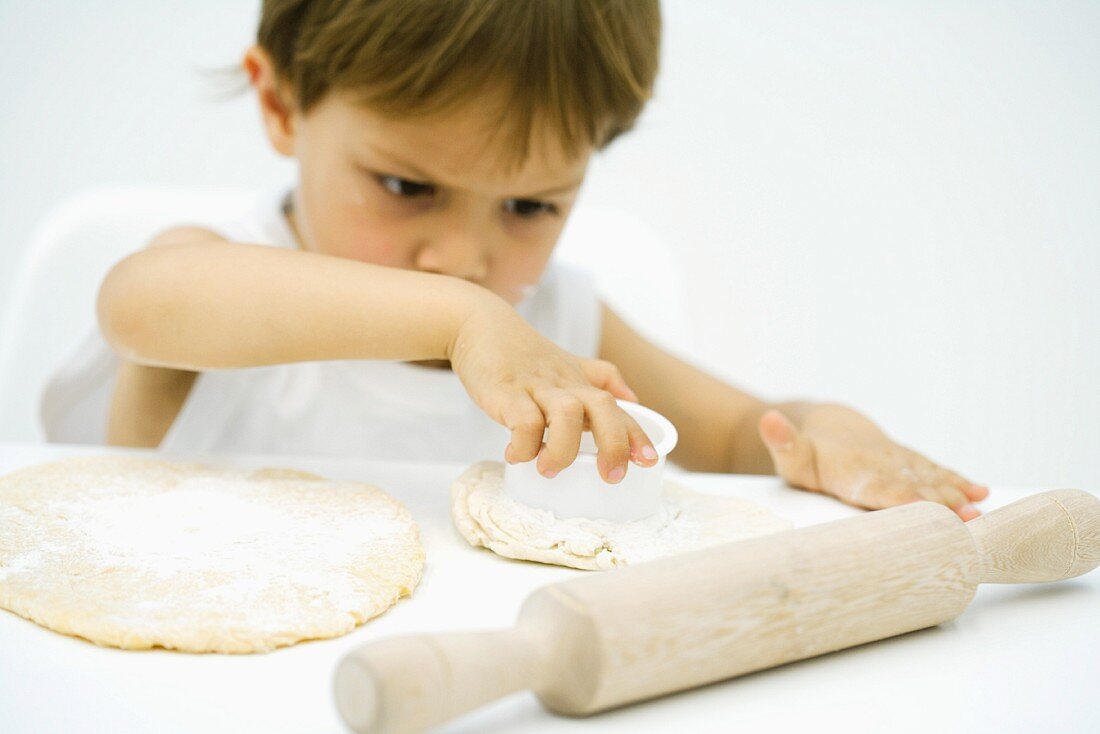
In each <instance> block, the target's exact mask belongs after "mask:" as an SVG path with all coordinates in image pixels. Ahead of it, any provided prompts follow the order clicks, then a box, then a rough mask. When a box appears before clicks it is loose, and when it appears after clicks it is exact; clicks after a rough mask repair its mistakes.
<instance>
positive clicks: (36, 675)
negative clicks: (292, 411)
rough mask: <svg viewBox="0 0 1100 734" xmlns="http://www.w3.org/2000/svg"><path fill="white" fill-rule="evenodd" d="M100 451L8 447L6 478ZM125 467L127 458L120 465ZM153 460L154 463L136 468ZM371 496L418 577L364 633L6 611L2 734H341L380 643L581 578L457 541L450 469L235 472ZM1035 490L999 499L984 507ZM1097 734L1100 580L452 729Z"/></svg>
mask: <svg viewBox="0 0 1100 734" xmlns="http://www.w3.org/2000/svg"><path fill="white" fill-rule="evenodd" d="M102 451H104V449H102V448H91V447H73V446H66V447H62V446H42V445H19V444H0V473H7V472H9V471H11V470H13V469H16V468H18V467H20V466H24V465H28V464H32V463H36V462H40V461H46V460H50V459H55V458H59V457H62V456H67V455H72V454H82V453H89V452H102ZM126 453H130V452H126ZM138 453H144V452H138ZM220 461H223V462H226V463H233V464H236V465H240V466H262V465H268V466H294V467H298V468H301V469H305V470H307V471H314V472H316V473H318V474H322V475H325V476H329V477H333V478H341V479H358V480H364V481H368V482H371V483H374V484H377V485H378V486H380V487H382V488H384V489H385V490H387V491H388V492H390V493H391V494H393V495H394V496H396V497H397V498H398V499H400V500H401V501H403V502H404V503H405V504H406V505H407V506H408V508H409V510H410V511H411V512H412V514H413V515H414V516H415V517H416V519H417V521H418V522H419V523H420V527H421V532H422V537H423V541H424V545H425V548H426V550H427V559H428V560H427V566H426V568H425V573H424V579H423V581H422V582H421V583H420V586H419V587H418V588H417V589H416V591H415V592H414V593H413V595H412V597H411V598H408V599H405V600H404V601H401V602H400V603H398V604H397V606H395V607H394V608H393V609H391V610H390V611H388V612H386V613H385V614H383V615H382V616H381V617H378V618H376V619H374V620H372V621H370V622H368V623H367V624H366V625H364V626H362V627H360V628H359V629H357V630H356V631H355V632H353V633H351V634H349V635H346V636H344V637H341V638H338V639H335V640H326V641H320V642H310V643H305V644H300V645H295V646H293V647H289V648H284V649H281V650H278V651H276V652H273V653H270V654H267V655H243V656H230V655H186V654H180V653H174V652H164V651H159V650H158V651H149V652H126V651H121V650H114V649H108V648H100V647H96V646H95V645H92V644H89V643H87V642H84V641H82V640H79V639H76V638H71V637H65V636H62V635H59V634H55V633H53V632H49V631H47V630H45V629H42V628H41V627H39V626H37V625H35V624H33V623H31V622H28V621H26V620H24V619H22V618H20V617H17V616H16V615H14V614H11V613H8V612H3V611H0V732H4V733H5V734H15V733H16V732H19V733H20V734H22V733H23V732H35V733H36V734H37V733H39V732H100V731H102V732H112V734H124V733H126V732H158V733H161V734H168V733H169V732H205V733H210V734H213V733H214V732H233V733H234V734H237V733H239V732H269V733H275V732H309V733H311V734H317V733H321V734H326V733H328V734H336V733H337V732H343V731H344V729H343V726H342V724H341V722H340V719H339V717H338V715H337V713H336V710H335V708H334V706H333V703H332V696H331V689H330V685H331V675H332V670H333V668H334V666H335V664H336V662H337V660H338V659H339V658H340V657H341V655H342V654H343V653H344V652H345V651H347V650H349V649H350V648H352V647H354V646H356V645H358V644H360V643H362V642H365V641H367V640H371V639H374V638H378V637H384V636H389V635H394V634H403V633H412V632H427V631H436V630H457V629H476V628H490V627H503V626H509V625H511V623H512V622H513V620H514V618H515V614H516V612H517V610H518V608H519V605H520V603H521V601H522V600H523V599H524V597H526V596H527V594H528V593H529V592H530V591H531V590H532V589H534V588H536V587H538V586H541V585H543V584H546V583H549V582H553V581H557V580H560V579H565V578H570V577H572V576H574V575H576V574H581V573H586V572H583V571H575V570H572V569H564V568H557V567H552V566H543V565H539V564H533V563H521V562H516V561H509V560H505V559H502V558H498V557H497V556H495V555H493V554H491V553H489V552H488V551H484V550H476V549H473V548H471V547H469V546H467V545H466V543H465V541H463V540H462V539H461V537H459V536H458V534H457V533H456V532H455V531H454V529H453V528H452V526H451V524H450V521H449V517H448V511H447V489H448V486H449V484H450V482H451V480H452V479H454V477H456V476H457V475H458V474H459V473H460V471H461V470H462V469H463V467H462V466H460V465H455V464H433V465H410V464H391V463H378V462H366V461H364V462H354V461H332V460H318V459H296V458H288V457H255V456H252V457H235V458H234V459H232V461H229V460H227V459H221V460H220ZM681 480H682V481H684V482H685V483H686V484H688V485H689V486H692V487H694V488H696V489H700V490H704V491H709V492H714V493H716V494H728V495H736V496H740V497H747V498H752V499H754V500H756V501H758V502H760V503H762V504H764V505H767V506H769V507H771V508H773V509H774V510H776V511H777V512H779V513H782V514H784V515H786V516H788V517H790V518H791V519H792V520H794V522H795V524H796V525H798V526H802V525H808V524H813V523H816V522H822V521H826V520H833V519H836V518H840V517H845V516H849V515H853V514H856V513H857V512H858V511H857V510H854V509H852V508H849V507H846V506H844V505H842V504H840V503H839V502H836V501H834V500H832V499H830V498H827V497H822V496H819V495H813V494H809V493H805V492H800V491H796V490H792V489H788V488H786V487H784V486H783V485H782V484H781V483H780V482H779V481H778V480H776V479H774V478H769V477H734V476H726V475H717V474H683V475H682V477H681ZM1031 491H1038V490H1021V489H1015V490H1014V489H1007V488H996V489H994V491H993V493H992V496H991V497H990V499H989V500H987V501H986V502H985V503H984V504H985V506H986V508H987V509H989V508H993V507H997V506H1000V505H1003V504H1007V503H1009V502H1011V501H1014V500H1016V499H1019V498H1020V497H1022V496H1024V495H1025V494H1029V493H1030V492H1031ZM832 730H843V731H844V732H846V733H851V732H881V731H895V732H896V731H914V732H916V731H920V732H932V731H935V732H946V731H950V732H956V731H957V732H975V731H991V732H993V731H995V732H1034V731H1039V730H1044V731H1047V732H1068V731H1074V732H1100V571H1097V572H1094V573H1092V574H1090V575H1087V576H1084V577H1081V578H1078V579H1073V580H1070V581H1063V582H1060V583H1057V584H1049V585H1040V584H1035V585H1017V586H984V587H981V588H980V589H979V590H978V594H977V596H976V598H975V599H974V601H973V603H972V604H971V605H970V607H969V608H968V609H967V611H966V612H965V613H964V614H963V615H962V617H960V618H959V619H958V620H956V621H954V622H950V623H948V624H945V625H941V626H940V627H937V628H933V629H929V630H924V631H920V632H915V633H912V634H908V635H904V636H901V637H897V638H893V639H890V640H884V641H881V642H877V643H872V644H869V645H864V646H862V647H858V648H854V649H850V650H846V651H841V652H839V653H834V654H831V655H826V656H822V657H819V658H815V659H812V660H806V661H802V662H799V663H794V664H791V665H787V666H783V667H781V668H776V669H773V670H768V671H763V672H760V673H756V674H753V675H749V676H745V677H742V678H739V679H735V680H732V681H726V682H722V683H718V684H715V685H711V686H708V687H705V688H702V689H698V690H695V691H690V692H686V693H682V694H678V695H675V696H670V697H667V698H664V699H661V700H657V701H651V702H648V703H644V704H641V705H636V706H632V707H628V708H624V709H620V710H617V711H612V712H609V713H605V714H602V715H598V716H595V717H592V718H588V719H568V718H560V717H557V716H554V715H551V714H549V713H547V712H546V711H544V710H543V709H542V708H541V707H540V706H539V704H538V702H537V700H536V699H535V697H534V696H533V695H532V694H531V693H519V694H515V695H512V696H510V697H508V698H506V699H503V700H501V701H499V702H497V703H495V704H493V705H491V706H489V707H487V708H485V709H482V710H480V711H478V712H474V713H472V714H469V715H467V716H465V717H463V718H462V719H459V720H456V721H455V722H453V723H452V724H450V725H449V726H447V727H444V728H442V729H441V730H440V731H442V732H447V733H448V734H457V733H459V732H493V733H504V732H535V731H537V732H569V733H570V734H575V733H576V732H632V733H633V732H667V731H677V732H685V733H687V732H691V733H695V732H735V731H736V732H747V731H792V732H795V731H797V732H799V733H800V734H802V733H804V732H812V733H813V734H818V733H819V732H823V731H832Z"/></svg>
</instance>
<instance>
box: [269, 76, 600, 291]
mask: <svg viewBox="0 0 1100 734" xmlns="http://www.w3.org/2000/svg"><path fill="white" fill-rule="evenodd" d="M253 81H254V83H255V81H256V80H255V78H254V80H253ZM257 86H259V85H257ZM258 91H260V92H261V105H262V106H263V107H264V110H263V111H264V116H265V122H266V123H267V129H268V134H269V136H270V137H271V139H272V143H273V144H274V145H275V147H276V149H278V150H279V151H280V152H282V153H284V154H286V155H291V156H293V157H295V158H296V159H297V160H298V164H299V186H298V188H297V190H296V191H295V192H294V211H293V215H292V224H293V225H294V227H295V228H296V230H297V234H298V236H299V238H300V240H301V243H302V246H303V247H305V248H306V249H308V250H312V251H314V252H321V253H324V254H328V255H335V256H338V257H345V258H350V259H352V260H360V261H363V262H369V263H374V264H377V265H386V266H391V267H398V268H406V269H415V270H423V271H430V272H437V273H443V274H447V275H453V276H456V277H459V278H464V279H466V280H469V281H472V282H475V283H478V284H479V285H482V286H484V287H485V288H488V289H489V290H491V291H493V292H494V293H496V294H497V295H499V296H501V297H502V298H504V299H505V300H507V301H508V302H510V303H513V304H515V303H518V302H519V301H520V300H521V299H522V298H523V296H524V294H525V292H526V291H527V290H528V289H529V288H530V287H531V286H533V285H534V284H535V283H536V282H537V281H538V279H539V277H540V275H541V274H542V272H543V269H544V268H545V266H546V262H547V260H548V259H549V257H550V254H551V252H552V250H553V248H554V245H555V243H556V242H557V239H558V235H559V234H560V233H561V230H562V226H563V225H564V224H565V219H566V216H567V215H568V213H569V211H570V209H571V208H572V206H573V203H574V200H575V199H576V196H577V192H578V189H579V187H580V184H581V181H582V179H583V177H584V172H585V168H586V166H587V163H588V158H589V154H590V151H585V152H584V153H583V154H582V155H580V156H579V157H573V158H568V157H566V156H565V155H563V154H562V153H561V152H560V151H558V150H550V148H556V147H557V146H545V147H546V148H547V150H541V151H540V150H538V149H537V148H536V149H535V150H534V151H533V154H532V155H531V156H529V158H528V160H527V161H526V162H525V163H524V164H523V166H522V167H521V168H520V169H519V170H516V171H507V170H504V169H503V168H502V167H501V166H500V165H499V156H498V153H499V152H500V148H499V147H495V146H500V145H504V144H506V143H505V142H504V141H503V139H502V140H494V139H492V138H488V139H487V138H486V130H487V129H489V128H487V126H488V125H490V123H491V121H492V119H493V118H492V117H490V116H489V115H488V114H487V113H486V112H484V111H483V109H482V108H480V107H479V106H478V105H476V104H470V105H467V106H465V107H463V108H461V109H459V110H458V111H456V112H451V113H448V114H446V115H441V116H439V117H438V118H417V119H410V120H393V119H389V118H386V117H384V116H382V115H379V114H376V113H374V112H372V111H371V110H369V109H366V108H364V107H363V106H362V105H361V104H358V103H356V102H355V101H353V100H351V99H349V98H348V97H346V96H344V95H341V94H338V93H330V94H328V95H326V96H325V98H324V99H322V100H321V101H320V102H319V103H317V104H316V105H315V106H314V107H313V108H312V109H310V110H309V112H308V113H306V114H305V115H301V114H298V113H296V112H286V120H285V128H284V130H283V131H282V132H280V131H279V130H278V129H275V130H273V128H272V124H273V121H272V119H271V118H270V115H271V114H272V113H271V111H270V110H269V109H267V105H266V104H265V103H264V98H263V93H262V89H258ZM276 122H277V121H276Z"/></svg>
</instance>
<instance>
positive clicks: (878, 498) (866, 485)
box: [848, 477, 929, 510]
mask: <svg viewBox="0 0 1100 734" xmlns="http://www.w3.org/2000/svg"><path fill="white" fill-rule="evenodd" d="M926 499H929V497H927V496H925V495H924V494H922V493H921V492H920V491H919V488H918V487H916V486H914V485H913V484H911V483H909V482H905V481H898V480H897V479H896V478H886V477H874V478H871V479H869V480H866V481H864V482H861V483H860V486H859V488H858V491H856V492H854V493H852V496H851V497H849V499H848V501H849V502H850V503H851V504H853V505H856V506H857V507H866V508H867V509H870V510H881V509H883V508H886V507H896V506H897V505H907V504H909V503H911V502H920V501H921V500H926Z"/></svg>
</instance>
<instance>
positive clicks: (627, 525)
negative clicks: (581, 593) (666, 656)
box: [451, 461, 791, 571]
mask: <svg viewBox="0 0 1100 734" xmlns="http://www.w3.org/2000/svg"><path fill="white" fill-rule="evenodd" d="M451 515H452V517H453V519H454V523H455V526H456V527H457V528H458V531H459V533H461V534H462V537H464V538H465V539H466V540H467V541H468V542H469V543H470V544H471V545H474V546H482V547H485V548H489V549H490V550H492V551H494V552H495V553H498V554H499V555H502V556H507V557H508V558H518V559H521V560H527V561H539V562H541V563H553V564H557V565H559V566H572V567H573V568H582V569H587V570H591V571H600V570H608V569H612V568H617V567H619V566H626V565H629V564H631V563H640V562H642V561H648V560H652V559H654V558H661V557H663V556H671V555H675V554H677V553H684V552H686V551H691V550H696V549H698V548H704V547H706V546H709V545H715V544H717V543H725V542H729V541H734V540H742V539H744V538H751V537H755V536H758V535H766V534H768V533H774V532H778V531H781V530H789V529H790V527H791V523H790V522H789V521H787V520H785V519H783V518H781V517H778V516H777V515H774V514H772V512H771V511H769V510H767V509H766V508H764V507H761V506H759V505H756V504H753V503H752V502H748V501H747V500H742V499H737V498H733V497H718V496H715V495H707V494H700V493H698V492H692V491H690V490H688V489H684V488H683V487H680V486H678V485H677V484H675V483H673V482H669V481H666V482H665V497H664V501H663V507H662V510H661V512H659V513H657V514H656V515H653V516H652V517H647V518H644V519H642V520H635V521H632V522H614V521H611V520H600V519H592V518H584V517H572V518H559V517H556V516H555V515H554V514H553V513H552V512H550V511H548V510H543V509H539V508H535V507H529V506H527V505H524V504H520V503H519V502H516V501H515V500H513V499H511V498H510V497H508V496H507V495H505V494H504V467H503V465H502V464H500V463H499V462H494V461H483V462H481V463H479V464H475V465H473V466H471V467H470V468H469V469H467V470H466V471H465V472H464V473H463V474H462V476H460V477H459V478H458V479H457V480H456V481H455V483H454V484H453V485H452V487H451Z"/></svg>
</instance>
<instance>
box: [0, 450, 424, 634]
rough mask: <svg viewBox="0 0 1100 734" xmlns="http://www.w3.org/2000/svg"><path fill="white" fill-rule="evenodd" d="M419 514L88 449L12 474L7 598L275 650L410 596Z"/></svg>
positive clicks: (57, 616) (344, 485) (373, 494)
mask: <svg viewBox="0 0 1100 734" xmlns="http://www.w3.org/2000/svg"><path fill="white" fill-rule="evenodd" d="M423 567H424V550H423V548H422V547H421V545H420V538H419V531H418V529H417V526H416V523H415V522H414V521H413V519H412V517H411V516H410V515H409V513H408V511H407V510H406V509H405V508H404V507H403V506H402V505H401V504H400V503H399V502H397V501H396V500H394V499H393V498H391V497H389V496H388V495H386V494H385V493H384V492H382V491H381V490H379V489H377V488H376V487H372V486H370V485H367V484H360V483H357V482H335V481H327V480H324V479H322V478H320V477H317V476H314V475H312V474H307V473H305V472H297V471H291V470H277V469H260V470H257V471H251V472H249V471H237V470H230V469H216V468H211V467H205V466H199V465H195V464H178V463H169V462H164V461H157V460H152V459H140V458H129V457H87V458H74V459H66V460H63V461H58V462H54V463H50V464H43V465H40V466H34V467H30V468H26V469H22V470H20V471H16V472H14V473H12V474H9V475H7V476H5V477H2V478H0V607H3V608H5V609H9V610H11V611H13V612H15V613H16V614H19V615H21V616H23V617H26V618H27V619H31V620H34V621H35V622H37V623H39V624H41V625H42V626H44V627H48V628H50V629H52V630H56V631H57V632H64V633H66V634H71V635H77V636H80V637H84V638H86V639H88V640H91V641H92V642H95V643H97V644H100V645H110V646H113V647H122V648H127V649H142V648H150V647H164V648H170V649H175V650H183V651H187V652H232V653H245V652H265V651H268V650H272V649H274V648H276V647H281V646H283V645H290V644H293V643H295V642H298V641H300V640H309V639H319V638H325V637H335V636H337V635H341V634H344V633H346V632H349V631H351V630H352V629H353V628H354V627H355V626H356V625H358V624H361V623H362V622H365V621H366V620H368V619H370V618H371V617H374V616H375V615H378V614H381V613H382V612H383V611H385V610H386V609H387V608H388V607H390V606H391V605H393V604H394V603H395V602H396V601H397V600H398V599H399V598H400V597H402V596H405V595H407V594H409V593H411V591H412V589H413V588H414V587H415V586H416V584H417V582H418V581H419V580H420V576H421V573H422V571H423Z"/></svg>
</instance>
